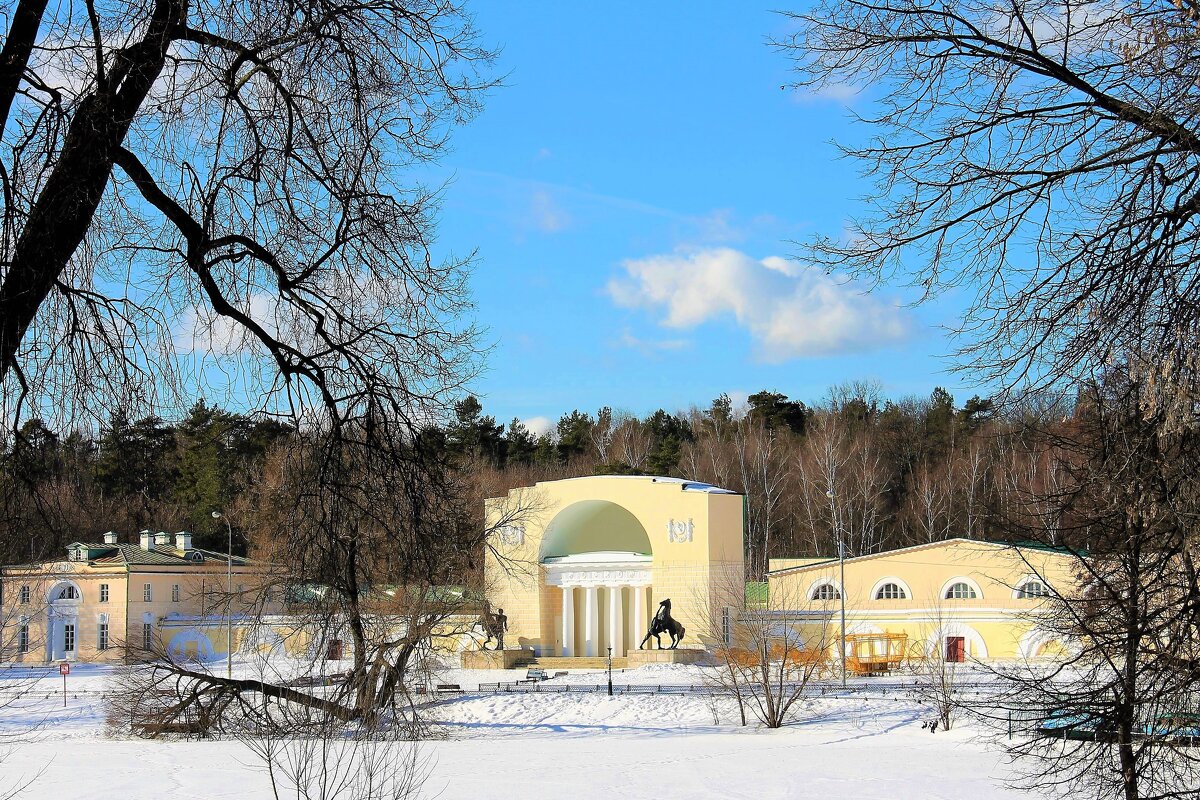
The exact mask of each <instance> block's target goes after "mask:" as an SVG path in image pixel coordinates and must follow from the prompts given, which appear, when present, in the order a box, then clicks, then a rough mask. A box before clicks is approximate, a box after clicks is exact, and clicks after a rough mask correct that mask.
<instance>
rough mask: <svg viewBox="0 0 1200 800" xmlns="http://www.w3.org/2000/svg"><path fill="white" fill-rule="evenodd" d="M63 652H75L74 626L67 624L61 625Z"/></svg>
mask: <svg viewBox="0 0 1200 800" xmlns="http://www.w3.org/2000/svg"><path fill="white" fill-rule="evenodd" d="M63 650H66V651H67V652H68V653H74V652H75V624H74V623H71V622H68V623H65V624H64V625H63Z"/></svg>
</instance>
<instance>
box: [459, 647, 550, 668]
mask: <svg viewBox="0 0 1200 800" xmlns="http://www.w3.org/2000/svg"><path fill="white" fill-rule="evenodd" d="M461 655H462V668H463V669H516V668H517V667H521V666H524V665H525V664H527V663H529V662H530V661H532V660H533V659H534V658H535V656H534V653H533V651H532V650H521V649H516V650H508V649H504V650H464V651H463V652H462V654H461Z"/></svg>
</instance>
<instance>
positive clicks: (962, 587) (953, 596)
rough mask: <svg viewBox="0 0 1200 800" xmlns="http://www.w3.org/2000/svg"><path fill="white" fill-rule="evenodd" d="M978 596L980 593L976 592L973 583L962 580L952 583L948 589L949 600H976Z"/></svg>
mask: <svg viewBox="0 0 1200 800" xmlns="http://www.w3.org/2000/svg"><path fill="white" fill-rule="evenodd" d="M978 597H979V595H977V594H975V589H974V588H972V587H971V584H969V583H963V582H962V581H959V582H958V583H955V584H952V585H951V586H950V588H949V589H947V590H946V599H947V600H976V599H978Z"/></svg>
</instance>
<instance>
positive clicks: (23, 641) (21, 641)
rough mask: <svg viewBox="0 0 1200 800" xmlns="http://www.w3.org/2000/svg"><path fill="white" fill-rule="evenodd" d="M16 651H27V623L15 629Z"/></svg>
mask: <svg viewBox="0 0 1200 800" xmlns="http://www.w3.org/2000/svg"><path fill="white" fill-rule="evenodd" d="M17 652H18V653H28V652H29V624H28V623H26V624H24V625H22V626H21V629H20V630H18V631H17Z"/></svg>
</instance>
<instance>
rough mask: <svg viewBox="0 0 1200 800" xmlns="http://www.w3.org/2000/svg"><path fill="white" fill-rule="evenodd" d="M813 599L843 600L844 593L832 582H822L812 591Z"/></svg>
mask: <svg viewBox="0 0 1200 800" xmlns="http://www.w3.org/2000/svg"><path fill="white" fill-rule="evenodd" d="M812 599H813V600H841V599H842V595H841V593H840V592H839V591H838V590H837V587H836V586H834V585H833V584H832V583H822V584H821V585H820V586H818V587H817V588H815V589H813V591H812Z"/></svg>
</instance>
